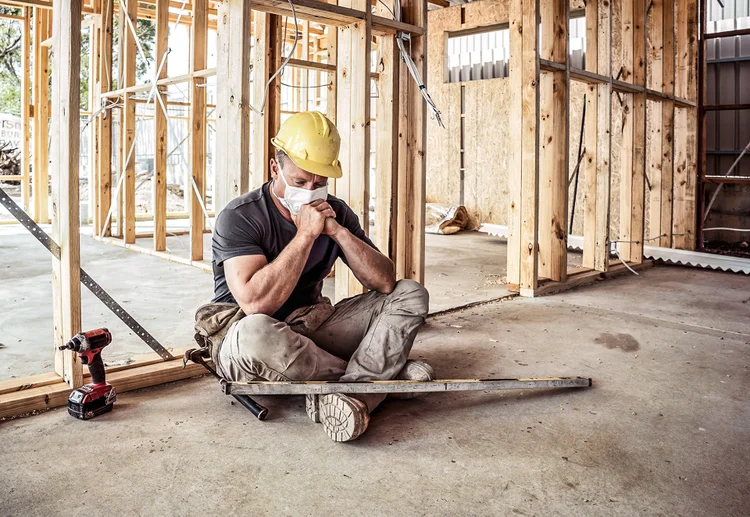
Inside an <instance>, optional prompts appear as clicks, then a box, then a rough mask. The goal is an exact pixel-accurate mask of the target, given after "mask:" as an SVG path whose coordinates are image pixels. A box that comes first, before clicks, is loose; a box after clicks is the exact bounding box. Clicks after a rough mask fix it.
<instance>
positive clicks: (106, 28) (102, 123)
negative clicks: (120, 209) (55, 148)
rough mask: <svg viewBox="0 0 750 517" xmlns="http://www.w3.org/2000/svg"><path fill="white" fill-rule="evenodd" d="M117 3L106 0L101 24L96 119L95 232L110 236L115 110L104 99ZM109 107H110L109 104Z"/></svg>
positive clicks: (108, 79)
mask: <svg viewBox="0 0 750 517" xmlns="http://www.w3.org/2000/svg"><path fill="white" fill-rule="evenodd" d="M113 4H114V0H102V15H101V19H100V23H99V34H100V37H99V39H98V42H99V48H98V52H99V57H98V59H97V71H96V74H97V81H96V95H95V97H94V99H95V103H94V104H95V107H96V109H102V112H101V114H100V116H98V117H97V118H96V122H95V123H96V125H97V130H96V133H97V141H96V144H97V155H96V157H97V161H96V164H95V167H96V178H97V179H96V187H97V188H96V191H95V195H96V198H95V211H96V216H95V217H94V232H95V234H96V235H105V236H108V235H110V228H111V223H110V224H107V227H106V228H104V223H105V220H106V218H107V214H108V213H109V209H110V206H111V204H112V117H113V115H112V110H111V109H108V108H107V107H106V105H108V102H107V101H106V100H105V99H104V98H103V97H102V94H103V93H104V92H107V91H109V90H110V89H111V88H112V36H113V33H112V31H113V20H114V7H113ZM105 104H106V105H105Z"/></svg>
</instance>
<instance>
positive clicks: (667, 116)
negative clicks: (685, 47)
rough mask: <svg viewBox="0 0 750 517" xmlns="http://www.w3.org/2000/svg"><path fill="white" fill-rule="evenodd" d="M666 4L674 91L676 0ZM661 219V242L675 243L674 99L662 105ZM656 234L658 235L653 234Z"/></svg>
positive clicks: (666, 52)
mask: <svg viewBox="0 0 750 517" xmlns="http://www.w3.org/2000/svg"><path fill="white" fill-rule="evenodd" d="M663 1H664V6H663V8H662V20H663V21H662V29H663V32H664V34H663V36H662V42H663V45H664V49H663V53H662V91H663V92H664V93H666V94H667V95H674V75H675V74H674V72H675V67H674V50H675V45H674V42H675V26H674V20H675V18H674V0H663ZM661 117H662V118H661V190H662V194H661V214H660V215H661V223H660V225H659V228H660V229H661V233H660V234H659V235H662V236H661V237H659V241H658V243H659V246H663V247H666V248H670V247H671V246H672V211H673V203H672V195H673V194H672V185H673V181H674V102H673V101H669V100H664V101H662V108H661ZM650 237H654V235H650Z"/></svg>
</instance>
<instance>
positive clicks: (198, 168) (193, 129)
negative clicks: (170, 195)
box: [186, 0, 208, 260]
mask: <svg viewBox="0 0 750 517" xmlns="http://www.w3.org/2000/svg"><path fill="white" fill-rule="evenodd" d="M192 2H193V23H192V25H191V26H190V29H191V30H190V47H191V51H192V56H191V59H190V64H191V71H192V72H193V73H195V72H197V71H199V70H203V69H205V68H206V52H207V41H206V37H207V35H208V25H207V23H208V16H207V14H206V8H207V6H208V0H192ZM190 101H191V102H190V155H191V159H190V173H191V178H190V180H191V184H190V185H187V186H186V189H187V191H188V192H190V195H188V200H189V205H190V260H203V229H204V228H205V220H206V217H205V215H204V212H203V206H204V202H203V199H204V198H205V195H206V79H205V78H204V77H193V78H192V80H191V81H190Z"/></svg>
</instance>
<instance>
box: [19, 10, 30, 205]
mask: <svg viewBox="0 0 750 517" xmlns="http://www.w3.org/2000/svg"><path fill="white" fill-rule="evenodd" d="M30 29H31V7H24V8H23V37H22V39H21V128H22V130H23V137H22V138H21V174H22V175H23V177H24V178H23V180H21V190H22V197H23V209H24V210H26V211H27V212H31V207H30V206H29V190H30V187H31V167H30V165H31V163H30V160H29V158H30V154H29V125H30V124H29V110H30V109H31V98H30V93H31V92H30V90H29V86H30V84H29V65H30V64H31V60H30V55H29V54H30V49H31V32H30Z"/></svg>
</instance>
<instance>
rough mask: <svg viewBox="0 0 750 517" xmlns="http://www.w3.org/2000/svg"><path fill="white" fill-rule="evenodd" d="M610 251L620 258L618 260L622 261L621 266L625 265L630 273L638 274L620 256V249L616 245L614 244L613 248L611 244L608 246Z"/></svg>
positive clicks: (612, 242)
mask: <svg viewBox="0 0 750 517" xmlns="http://www.w3.org/2000/svg"><path fill="white" fill-rule="evenodd" d="M614 242H615V241H611V242H610V244H614ZM610 251H611V252H613V253H614V254H615V256H616V257H617V258H618V259H619V260H620V262H622V265H623V266H625V267H626V268H628V270H629V271H630V272H631V273H633V274H634V275H636V276H638V273H637V272H636V271H635V269H633V268H632V267H630V266H629V265H628V263H627V262H625V261H624V260H622V257H621V256H620V251H619V250H618V249H617V246H615V247H614V248H613V247H612V246H610Z"/></svg>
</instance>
